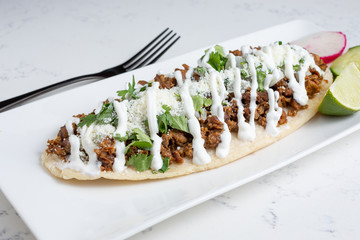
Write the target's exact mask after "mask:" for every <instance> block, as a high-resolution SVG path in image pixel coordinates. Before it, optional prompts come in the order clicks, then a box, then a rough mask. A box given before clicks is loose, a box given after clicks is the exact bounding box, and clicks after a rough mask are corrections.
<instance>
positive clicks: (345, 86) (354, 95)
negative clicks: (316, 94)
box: [319, 62, 360, 116]
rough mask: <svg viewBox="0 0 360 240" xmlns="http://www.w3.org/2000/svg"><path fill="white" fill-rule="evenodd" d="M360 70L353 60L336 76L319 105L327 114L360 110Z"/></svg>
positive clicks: (342, 113)
mask: <svg viewBox="0 0 360 240" xmlns="http://www.w3.org/2000/svg"><path fill="white" fill-rule="evenodd" d="M359 96H360V71H359V69H358V67H357V66H356V65H355V64H354V63H353V62H351V63H350V64H349V65H347V67H346V68H345V69H344V70H343V71H342V72H341V73H340V75H339V76H338V77H337V78H336V81H335V82H334V83H333V84H332V85H331V86H330V88H329V90H328V91H327V92H326V95H325V97H324V99H323V101H322V102H321V104H320V106H319V112H320V113H323V114H327V115H336V116H340V115H349V114H353V113H355V112H357V111H359V110H360V97H359Z"/></svg>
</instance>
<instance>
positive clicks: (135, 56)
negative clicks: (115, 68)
mask: <svg viewBox="0 0 360 240" xmlns="http://www.w3.org/2000/svg"><path fill="white" fill-rule="evenodd" d="M167 30H169V28H166V29H165V30H164V31H162V32H161V33H160V34H159V35H157V36H156V37H155V38H154V39H153V40H152V41H151V42H150V43H148V44H147V45H146V46H145V47H144V48H142V49H141V50H140V51H139V52H137V53H136V54H135V55H134V56H133V57H131V58H130V59H129V60H127V61H126V62H124V63H123V65H127V64H129V63H130V62H132V61H134V60H135V59H136V58H137V57H138V56H139V55H140V54H141V53H142V52H144V51H145V50H146V49H147V48H148V47H150V46H151V45H152V44H153V43H154V42H155V41H156V40H157V39H159V38H160V37H161V36H162V35H163V34H164V33H165V32H166V31H167Z"/></svg>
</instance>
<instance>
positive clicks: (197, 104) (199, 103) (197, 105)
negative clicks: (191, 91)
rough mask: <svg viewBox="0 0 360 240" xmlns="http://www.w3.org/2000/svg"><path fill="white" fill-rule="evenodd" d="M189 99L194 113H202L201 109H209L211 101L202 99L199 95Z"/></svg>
mask: <svg viewBox="0 0 360 240" xmlns="http://www.w3.org/2000/svg"><path fill="white" fill-rule="evenodd" d="M191 98H192V100H193V104H194V109H195V111H196V112H200V113H203V112H204V110H203V107H204V106H205V107H209V106H210V105H211V104H212V100H211V99H210V98H204V97H202V96H200V95H194V96H192V97H191Z"/></svg>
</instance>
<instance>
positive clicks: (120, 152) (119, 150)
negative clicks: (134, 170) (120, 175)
mask: <svg viewBox="0 0 360 240" xmlns="http://www.w3.org/2000/svg"><path fill="white" fill-rule="evenodd" d="M127 103H128V101H127V100H124V101H122V102H118V101H114V108H115V112H116V114H117V116H118V127H117V128H116V131H115V132H114V135H115V136H116V134H119V135H120V136H121V137H125V135H126V129H127V121H128V116H127V107H126V105H127ZM115 149H116V158H115V159H114V164H113V170H114V172H121V171H123V170H124V169H125V163H126V160H125V142H120V141H118V140H115Z"/></svg>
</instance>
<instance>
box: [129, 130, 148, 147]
mask: <svg viewBox="0 0 360 240" xmlns="http://www.w3.org/2000/svg"><path fill="white" fill-rule="evenodd" d="M133 131H134V133H135V135H136V139H137V140H138V141H143V142H148V143H150V144H152V142H151V138H150V137H149V136H148V135H146V134H145V133H144V132H143V131H141V130H140V129H139V128H134V130H133Z"/></svg>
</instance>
